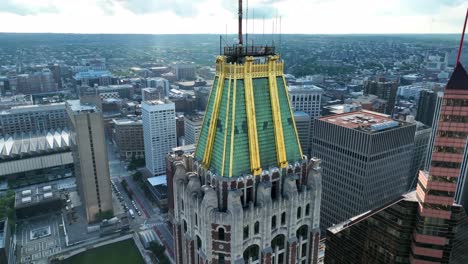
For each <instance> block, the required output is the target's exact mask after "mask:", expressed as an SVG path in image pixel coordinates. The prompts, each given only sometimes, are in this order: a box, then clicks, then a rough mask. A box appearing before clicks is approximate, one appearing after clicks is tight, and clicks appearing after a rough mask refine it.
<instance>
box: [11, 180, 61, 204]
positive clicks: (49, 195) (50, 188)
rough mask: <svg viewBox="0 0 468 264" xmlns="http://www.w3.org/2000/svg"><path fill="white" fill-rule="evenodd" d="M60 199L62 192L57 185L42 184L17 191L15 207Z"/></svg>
mask: <svg viewBox="0 0 468 264" xmlns="http://www.w3.org/2000/svg"><path fill="white" fill-rule="evenodd" d="M56 199H60V192H59V190H58V189H57V185H55V184H49V185H41V186H34V187H31V188H28V189H22V190H20V191H16V194H15V208H16V209H18V208H23V207H28V206H34V205H36V204H40V203H43V202H48V201H51V200H56Z"/></svg>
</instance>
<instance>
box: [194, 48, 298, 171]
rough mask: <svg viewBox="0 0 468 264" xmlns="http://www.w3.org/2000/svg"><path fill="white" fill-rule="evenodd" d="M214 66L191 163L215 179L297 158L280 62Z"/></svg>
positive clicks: (221, 62)
mask: <svg viewBox="0 0 468 264" xmlns="http://www.w3.org/2000/svg"><path fill="white" fill-rule="evenodd" d="M224 59H225V58H224V57H218V59H217V62H216V73H217V74H216V77H215V79H214V82H213V88H212V90H211V95H210V98H209V100H208V106H207V109H206V113H205V118H204V120H203V126H202V130H201V132H200V137H199V139H198V145H197V149H196V152H195V159H197V160H199V161H200V162H201V163H202V164H203V165H204V166H205V167H206V168H207V169H210V170H211V171H212V172H214V173H215V174H216V175H220V176H224V177H233V176H241V175H245V174H253V175H258V174H260V172H261V171H262V170H263V169H268V168H269V167H281V168H284V167H286V166H287V164H288V163H293V162H295V161H298V160H301V159H302V151H301V147H300V144H299V139H298V136H297V132H296V127H295V123H294V117H293V114H292V111H291V106H290V104H289V97H288V93H287V87H286V82H285V79H284V73H283V62H281V61H279V60H278V57H277V56H270V57H269V58H268V61H267V62H266V63H262V64H254V63H253V58H252V57H247V58H246V61H245V63H244V64H239V65H238V64H227V63H225V61H224Z"/></svg>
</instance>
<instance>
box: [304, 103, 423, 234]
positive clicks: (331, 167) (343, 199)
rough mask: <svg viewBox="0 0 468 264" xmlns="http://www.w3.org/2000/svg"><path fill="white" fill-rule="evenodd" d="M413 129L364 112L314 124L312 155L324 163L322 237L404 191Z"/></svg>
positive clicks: (407, 124)
mask: <svg viewBox="0 0 468 264" xmlns="http://www.w3.org/2000/svg"><path fill="white" fill-rule="evenodd" d="M415 129H416V125H415V124H411V123H407V122H403V121H396V120H393V119H391V118H390V117H389V116H388V115H384V114H380V113H376V112H370V111H366V110H362V111H358V112H350V113H344V114H338V115H332V116H326V117H322V118H319V119H317V121H316V122H315V136H314V140H313V144H312V155H314V156H317V157H319V158H320V159H322V161H323V162H322V166H323V194H322V210H321V219H320V224H321V229H322V231H323V232H324V231H325V230H326V228H328V227H330V226H332V225H333V224H338V223H340V222H342V221H344V220H346V219H348V218H351V217H353V216H355V215H358V214H361V213H364V212H366V211H368V210H371V209H374V208H376V207H379V206H382V205H384V204H386V203H388V202H390V201H393V200H394V199H396V198H398V197H399V196H400V195H402V194H404V193H406V192H407V185H408V180H409V177H410V169H411V162H412V160H411V157H412V156H413V152H414V136H415Z"/></svg>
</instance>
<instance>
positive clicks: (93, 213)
mask: <svg viewBox="0 0 468 264" xmlns="http://www.w3.org/2000/svg"><path fill="white" fill-rule="evenodd" d="M66 110H67V113H68V116H69V118H70V128H71V130H72V133H71V140H72V144H71V148H72V152H73V160H74V163H75V175H76V183H77V188H78V192H79V194H80V197H81V200H82V202H83V206H84V209H85V211H86V219H87V220H88V222H93V221H97V220H99V219H100V216H101V215H102V214H105V213H108V212H110V213H112V211H113V206H112V191H111V187H110V175H109V162H108V159H107V147H106V143H105V142H106V140H105V137H104V122H103V118H102V112H101V110H100V109H99V108H98V107H96V105H93V104H90V103H82V102H80V101H79V100H70V101H67V103H66Z"/></svg>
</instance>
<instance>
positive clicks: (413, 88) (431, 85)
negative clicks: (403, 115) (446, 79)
mask: <svg viewBox="0 0 468 264" xmlns="http://www.w3.org/2000/svg"><path fill="white" fill-rule="evenodd" d="M443 86H444V85H443V84H441V83H435V82H417V83H413V84H411V85H404V86H400V87H398V91H397V95H399V96H401V97H404V98H407V99H408V98H410V97H412V98H414V100H416V101H418V100H419V95H420V93H421V91H422V90H428V91H431V90H434V89H435V88H438V87H443Z"/></svg>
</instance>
